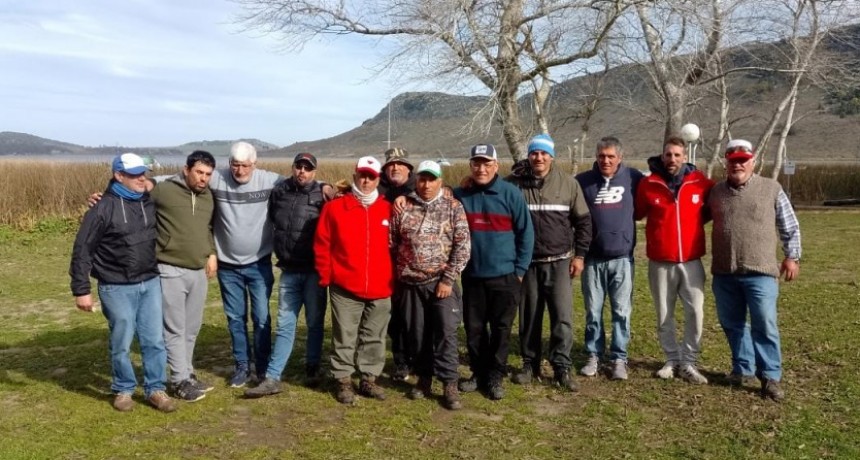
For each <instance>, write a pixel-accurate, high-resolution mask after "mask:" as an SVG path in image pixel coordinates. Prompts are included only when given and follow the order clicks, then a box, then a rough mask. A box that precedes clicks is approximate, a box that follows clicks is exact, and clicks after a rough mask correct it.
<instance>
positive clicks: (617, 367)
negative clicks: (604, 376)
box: [609, 359, 627, 380]
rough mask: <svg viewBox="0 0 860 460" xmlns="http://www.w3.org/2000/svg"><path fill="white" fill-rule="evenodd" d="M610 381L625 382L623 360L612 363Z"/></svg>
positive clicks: (625, 370)
mask: <svg viewBox="0 0 860 460" xmlns="http://www.w3.org/2000/svg"><path fill="white" fill-rule="evenodd" d="M609 378H610V379H611V380H627V363H626V362H625V361H624V360H623V359H616V360H615V361H613V363H612V375H611V376H610V377H609Z"/></svg>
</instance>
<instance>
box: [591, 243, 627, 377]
mask: <svg viewBox="0 0 860 460" xmlns="http://www.w3.org/2000/svg"><path fill="white" fill-rule="evenodd" d="M607 296H609V305H610V307H611V308H612V343H611V345H610V347H609V356H608V357H609V359H610V360H611V361H614V360H617V359H620V360H622V361H624V362H627V343H628V342H630V314H631V313H632V311H633V260H632V259H630V258H629V257H619V258H616V259H609V260H602V259H598V260H589V259H587V258H586V260H585V270H583V272H582V297H583V300H584V302H585V351H586V352H587V353H588V354H589V355H595V356H601V355H603V353H604V351H605V350H606V337H605V335H604V332H603V329H604V328H603V302H604V301H605V299H606V297H607Z"/></svg>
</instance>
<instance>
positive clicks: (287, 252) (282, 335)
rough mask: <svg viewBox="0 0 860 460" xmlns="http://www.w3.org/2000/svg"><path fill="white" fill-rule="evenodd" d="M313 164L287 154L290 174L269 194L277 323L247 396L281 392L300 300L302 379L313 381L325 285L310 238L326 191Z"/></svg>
mask: <svg viewBox="0 0 860 460" xmlns="http://www.w3.org/2000/svg"><path fill="white" fill-rule="evenodd" d="M316 169H317V159H316V157H314V156H313V155H311V154H310V153H299V154H298V155H296V157H295V159H294V160H293V166H292V176H291V177H290V178H288V179H287V180H285V181H283V182H281V183H280V184H278V185H276V186H275V188H274V189H272V194H271V195H270V196H269V218H270V219H271V220H272V224H273V225H274V250H275V255H277V256H278V267H279V268H280V269H281V280H280V283H279V290H278V293H279V295H278V323H277V329H276V330H275V346H274V350H272V354H271V356H270V358H269V365H268V367H267V369H266V378H265V379H264V380H263V381H262V382H261V383H260V384H259V385H257V386H256V387H255V388H251V389H248V390H246V391H245V397H248V398H260V397H263V396H268V395H273V394H277V393H280V392H281V374H283V372H284V368H285V367H286V365H287V361H288V360H289V359H290V354H292V351H293V343H294V341H295V337H296V322H297V321H298V316H299V312H301V310H302V305H304V307H305V322H306V323H307V328H308V337H307V346H306V348H305V374H306V377H307V379H308V380H307V382H308V384H311V385H314V384H317V383H319V378H320V358H321V356H322V344H323V323H324V321H325V311H326V289H325V288H323V287H320V285H319V281H320V277H319V275H318V274H317V272H316V270H315V269H314V251H313V241H314V233H316V228H317V222H318V221H319V216H320V210H321V209H322V206H323V204H324V203H325V201H326V200H327V197H326V195H325V193H323V184H322V183H320V182H317V181H316V180H314V178H315V176H316Z"/></svg>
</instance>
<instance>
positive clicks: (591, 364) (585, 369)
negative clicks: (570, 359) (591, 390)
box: [579, 355, 600, 377]
mask: <svg viewBox="0 0 860 460" xmlns="http://www.w3.org/2000/svg"><path fill="white" fill-rule="evenodd" d="M599 367H600V361H599V360H598V359H597V355H588V361H586V362H585V366H582V369H580V370H579V373H580V374H582V375H584V376H586V377H594V376H595V375H597V369H598V368H599Z"/></svg>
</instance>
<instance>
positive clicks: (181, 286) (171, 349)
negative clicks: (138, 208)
mask: <svg viewBox="0 0 860 460" xmlns="http://www.w3.org/2000/svg"><path fill="white" fill-rule="evenodd" d="M214 168H215V158H214V157H213V156H212V154H210V153H209V152H205V151H202V150H197V151H195V152H193V153H191V155H189V156H188V158H187V160H186V164H185V167H184V168H183V169H182V171H181V172H179V173H178V174H176V175H175V176H171V177H170V178H168V179H166V180H163V181H160V182H159V183H158V184H157V185H156V186H155V188H154V189H153V190H152V191H151V192H150V196H151V197H152V199H153V201H154V202H155V215H156V228H157V230H158V239H157V243H156V258H157V259H158V271H159V273H160V274H161V290H162V306H163V309H164V342H165V347H166V348H167V364H168V366H169V367H170V386H171V389H172V392H173V394H174V396H175V397H176V398H177V399H180V400H183V401H189V402H190V401H198V400H200V399H203V397H204V396H205V392H206V391H209V390H211V389H212V388H213V387H212V386H211V385H208V384H205V383H203V382H201V381H199V380H197V377H196V376H195V374H194V366H193V364H192V360H193V356H194V345H195V343H196V342H197V334H198V332H200V327H201V325H202V324H203V306H204V303H205V300H206V290H207V287H208V284H209V283H208V281H207V278H211V277H212V276H214V275H215V273H216V270H217V267H218V260H217V257H216V255H215V242H214V239H213V237H212V214H213V212H214V209H215V205H214V201H213V199H212V193H211V192H210V191H209V179H210V178H211V177H212V171H213V169H214Z"/></svg>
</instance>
